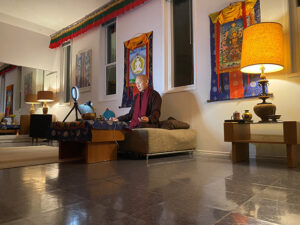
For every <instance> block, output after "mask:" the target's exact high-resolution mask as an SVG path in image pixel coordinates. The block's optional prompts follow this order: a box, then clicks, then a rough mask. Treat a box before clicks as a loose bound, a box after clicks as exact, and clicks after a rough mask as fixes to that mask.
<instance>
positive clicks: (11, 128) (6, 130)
mask: <svg viewBox="0 0 300 225" xmlns="http://www.w3.org/2000/svg"><path fill="white" fill-rule="evenodd" d="M19 130H20V125H2V124H1V125H0V134H15V135H19Z"/></svg>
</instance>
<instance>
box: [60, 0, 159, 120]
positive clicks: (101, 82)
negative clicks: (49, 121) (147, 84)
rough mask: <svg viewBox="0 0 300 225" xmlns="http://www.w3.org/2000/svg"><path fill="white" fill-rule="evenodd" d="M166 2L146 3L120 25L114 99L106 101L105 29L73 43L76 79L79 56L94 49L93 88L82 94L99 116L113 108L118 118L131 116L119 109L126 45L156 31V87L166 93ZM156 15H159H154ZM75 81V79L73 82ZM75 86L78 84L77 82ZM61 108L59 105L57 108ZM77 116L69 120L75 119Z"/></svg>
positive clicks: (123, 16) (86, 35)
mask: <svg viewBox="0 0 300 225" xmlns="http://www.w3.org/2000/svg"><path fill="white" fill-rule="evenodd" d="M161 6H162V2H161V0H151V1H149V2H146V3H145V4H143V5H141V6H139V7H137V8H135V9H133V10H131V11H129V12H127V13H125V15H121V16H119V17H118V18H117V22H116V32H117V37H116V52H117V56H116V63H117V68H116V71H117V94H116V96H115V97H114V98H113V99H112V100H105V101H103V94H102V93H104V89H105V67H104V59H105V58H104V56H105V29H104V27H102V26H99V27H98V28H95V29H93V30H90V31H88V32H87V33H85V34H83V35H80V36H79V37H77V38H75V39H74V40H73V41H72V47H71V51H72V76H73V77H74V76H75V61H76V54H77V53H78V52H80V51H82V50H88V49H92V89H91V91H90V92H85V93H80V99H79V103H80V104H81V103H84V102H86V101H87V100H92V102H93V103H94V106H95V107H96V112H97V115H99V114H103V112H104V111H105V109H106V108H107V107H109V109H110V110H113V111H114V112H115V113H116V114H117V116H118V115H122V114H124V113H127V112H128V110H129V108H125V109H119V106H120V105H121V101H122V93H123V79H124V45H123V42H124V41H127V40H129V39H131V38H132V37H134V36H137V35H139V34H141V33H146V32H149V31H153V79H154V80H153V84H154V88H155V89H156V90H158V91H159V92H160V93H162V92H163V86H164V83H163V60H162V59H163V50H162V49H163V43H162V41H161V40H162V38H163V33H162V29H163V28H162V22H163V20H162V12H163V9H162V7H161ZM154 12H155V16H154ZM141 18H142V19H141ZM73 80H74V79H73ZM73 84H74V83H73ZM57 107H58V106H57ZM65 114H66V113H65V112H60V113H58V112H56V115H57V117H59V118H63V117H64V116H65ZM74 115H75V113H73V114H72V115H71V116H70V118H68V120H72V119H74Z"/></svg>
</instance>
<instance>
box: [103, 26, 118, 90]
mask: <svg viewBox="0 0 300 225" xmlns="http://www.w3.org/2000/svg"><path fill="white" fill-rule="evenodd" d="M105 58H106V59H105V68H106V95H114V94H116V23H115V21H114V22H112V23H109V24H108V25H106V57H105Z"/></svg>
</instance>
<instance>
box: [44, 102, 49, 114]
mask: <svg viewBox="0 0 300 225" xmlns="http://www.w3.org/2000/svg"><path fill="white" fill-rule="evenodd" d="M47 113H48V107H47V103H46V102H44V105H43V114H47Z"/></svg>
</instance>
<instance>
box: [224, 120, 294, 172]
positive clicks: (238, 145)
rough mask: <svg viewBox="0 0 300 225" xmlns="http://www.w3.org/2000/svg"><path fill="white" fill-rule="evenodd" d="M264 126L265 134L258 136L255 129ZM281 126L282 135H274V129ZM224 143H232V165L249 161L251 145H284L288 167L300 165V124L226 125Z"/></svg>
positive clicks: (231, 123) (234, 123)
mask: <svg viewBox="0 0 300 225" xmlns="http://www.w3.org/2000/svg"><path fill="white" fill-rule="evenodd" d="M259 125H260V126H262V129H263V131H264V132H263V133H264V134H256V133H255V132H253V130H254V129H253V127H255V126H259ZM273 125H275V126H279V130H280V133H279V134H274V132H273V130H274V129H273V128H272V129H267V126H273ZM224 141H225V142H232V163H237V162H241V161H248V160H249V143H265V144H284V145H286V151H287V166H288V167H289V168H293V167H296V166H297V165H299V164H300V122H297V121H283V122H277V123H238V122H225V123H224Z"/></svg>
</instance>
